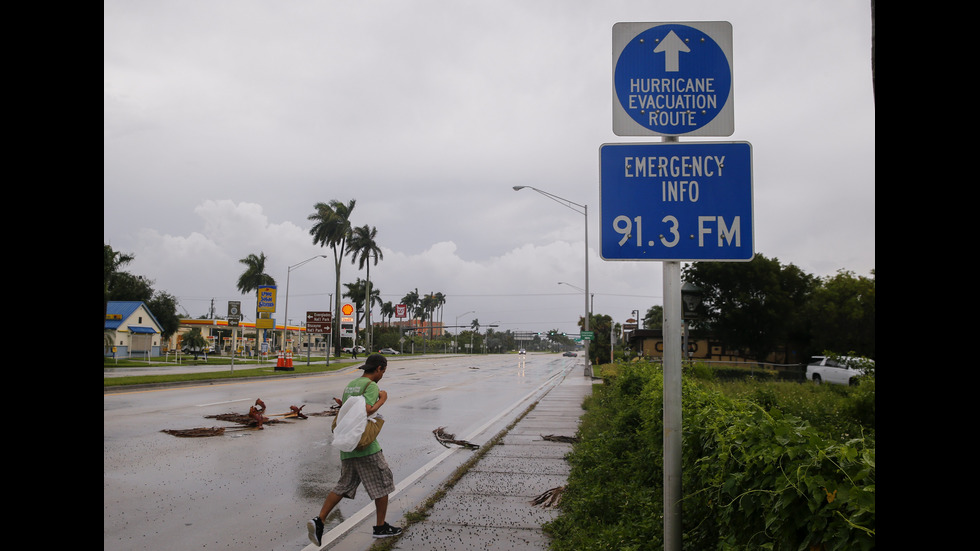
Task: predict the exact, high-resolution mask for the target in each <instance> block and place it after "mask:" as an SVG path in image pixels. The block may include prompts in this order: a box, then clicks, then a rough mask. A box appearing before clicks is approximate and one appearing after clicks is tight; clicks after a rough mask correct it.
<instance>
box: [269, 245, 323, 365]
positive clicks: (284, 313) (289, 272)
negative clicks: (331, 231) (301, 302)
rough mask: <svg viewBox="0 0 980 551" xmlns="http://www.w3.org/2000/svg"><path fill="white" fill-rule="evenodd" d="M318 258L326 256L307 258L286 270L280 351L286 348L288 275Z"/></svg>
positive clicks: (319, 255)
mask: <svg viewBox="0 0 980 551" xmlns="http://www.w3.org/2000/svg"><path fill="white" fill-rule="evenodd" d="M318 258H327V255H325V254H318V255H316V256H313V257H310V258H307V259H306V260H304V261H302V262H300V263H298V264H293V265H292V266H290V267H288V268H286V306H285V307H284V308H283V312H282V319H283V320H284V321H283V324H282V346H280V347H279V348H280V350H282V349H284V348H285V347H286V329H287V327H286V326H287V325H289V274H291V273H292V272H293V269H294V268H299V267H300V266H303V265H304V264H306V263H308V262H312V261H314V260H316V259H318Z"/></svg>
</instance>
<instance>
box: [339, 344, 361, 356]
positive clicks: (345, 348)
mask: <svg viewBox="0 0 980 551" xmlns="http://www.w3.org/2000/svg"><path fill="white" fill-rule="evenodd" d="M355 350H356V351H357V353H358V354H363V353H364V347H363V346H360V345H358V346H354V347H350V346H345V347H344V354H350V353H351V352H354V351H355Z"/></svg>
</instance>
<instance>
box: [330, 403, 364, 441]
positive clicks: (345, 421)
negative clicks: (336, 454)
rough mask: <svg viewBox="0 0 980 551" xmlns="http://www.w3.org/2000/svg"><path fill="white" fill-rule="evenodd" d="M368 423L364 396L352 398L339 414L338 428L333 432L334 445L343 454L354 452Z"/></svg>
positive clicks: (341, 408) (341, 407)
mask: <svg viewBox="0 0 980 551" xmlns="http://www.w3.org/2000/svg"><path fill="white" fill-rule="evenodd" d="M365 423H367V401H366V400H364V396H351V397H349V398H347V401H346V402H344V405H342V406H340V411H339V412H337V428H335V429H334V431H333V445H334V446H336V447H337V448H339V449H340V451H342V452H350V451H354V448H356V447H357V443H358V442H360V440H361V434H363V433H364V425H365Z"/></svg>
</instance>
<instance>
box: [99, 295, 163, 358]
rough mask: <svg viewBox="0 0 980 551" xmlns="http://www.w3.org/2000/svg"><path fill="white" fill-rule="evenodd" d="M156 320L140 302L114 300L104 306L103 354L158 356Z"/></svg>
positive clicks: (158, 324)
mask: <svg viewBox="0 0 980 551" xmlns="http://www.w3.org/2000/svg"><path fill="white" fill-rule="evenodd" d="M161 332H162V328H161V325H160V322H158V321H157V319H156V318H155V317H153V313H152V312H150V310H149V309H148V308H147V307H146V304H144V303H143V302H142V301H138V300H137V301H114V302H109V303H108V304H107V305H106V313H105V339H104V340H105V342H106V344H108V343H110V342H111V343H112V344H111V348H110V347H106V348H107V349H106V351H105V354H106V355H107V356H111V355H112V354H113V349H115V355H116V357H129V356H133V355H139V356H142V355H144V354H148V355H149V356H159V355H160V340H161V336H160V334H161Z"/></svg>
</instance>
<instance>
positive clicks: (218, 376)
mask: <svg viewBox="0 0 980 551" xmlns="http://www.w3.org/2000/svg"><path fill="white" fill-rule="evenodd" d="M320 361H321V363H319V364H316V363H312V364H311V365H306V361H305V360H304V361H303V362H302V363H301V362H297V361H296V360H295V359H294V360H293V370H292V371H277V370H276V369H275V365H274V364H265V365H261V366H258V367H256V366H255V364H238V363H236V364H235V367H234V370H232V368H231V361H230V359H226V360H225V362H224V363H212V362H209V363H208V364H203V363H202V364H188V363H184V364H181V365H226V366H228V371H207V372H202V373H175V374H171V375H132V376H129V377H103V378H102V382H103V387H104V388H109V387H119V386H129V385H145V384H161V383H179V382H185V381H210V380H226V379H243V378H248V377H277V376H279V377H283V376H285V377H288V376H291V375H297V374H307V373H321V372H322V373H327V372H331V371H337V370H339V369H343V368H345V367H349V366H352V365H360V364H361V363H362V362H361V361H360V360H331V362H330V365H326V364H324V363H322V361H323V360H322V359H321V360H320ZM160 365H173V364H164V363H154V364H152V365H150V366H147V365H145V363H144V365H142V366H132V365H130V366H125V367H155V366H160ZM106 367H110V366H108V365H107V366H106ZM115 367H124V366H122V365H119V366H115Z"/></svg>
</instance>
